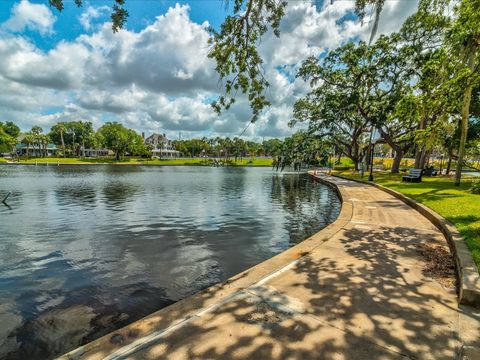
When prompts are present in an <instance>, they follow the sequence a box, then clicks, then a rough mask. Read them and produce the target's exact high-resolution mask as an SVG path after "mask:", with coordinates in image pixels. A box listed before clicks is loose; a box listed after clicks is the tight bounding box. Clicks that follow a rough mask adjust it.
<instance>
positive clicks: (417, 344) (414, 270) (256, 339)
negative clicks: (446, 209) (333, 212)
mask: <svg viewBox="0 0 480 360" xmlns="http://www.w3.org/2000/svg"><path fill="white" fill-rule="evenodd" d="M322 181H326V183H328V184H329V185H330V186H332V187H333V188H335V189H336V191H338V193H339V196H340V198H341V199H342V210H341V213H340V215H339V217H338V219H337V220H336V221H335V222H334V223H332V224H330V225H329V226H327V227H326V228H325V229H323V230H322V231H320V232H319V233H317V234H315V235H314V236H312V237H310V238H308V239H306V240H305V241H303V242H302V243H300V244H298V245H296V246H294V247H292V248H290V249H288V250H286V251H285V252H283V253H281V254H279V255H277V256H275V257H273V258H271V259H268V260H266V261H265V262H262V263H260V264H258V265H256V266H254V267H252V268H250V269H248V270H246V271H244V272H242V273H240V274H238V275H236V276H234V277H232V278H230V279H229V280H227V281H226V282H224V283H222V284H218V285H215V286H212V287H210V288H208V289H206V290H204V291H202V292H200V293H198V294H196V295H194V296H192V297H189V298H187V299H185V300H182V301H179V302H177V303H175V304H173V305H171V306H169V307H167V308H164V309H162V310H160V311H158V312H155V313H153V314H151V315H150V316H148V317H146V318H144V319H141V320H139V321H137V322H134V323H132V324H130V325H128V326H126V327H125V328H122V329H120V330H118V331H115V332H114V333H111V334H108V335H106V336H104V337H102V338H100V339H98V340H95V341H93V342H92V343H89V344H86V345H84V346H82V347H80V348H78V349H76V350H73V351H72V352H70V353H68V354H65V355H64V356H62V357H61V359H89V360H93V359H127V358H128V359H286V358H289V359H406V358H407V359H408V358H420V359H435V360H437V359H452V358H454V357H456V356H459V354H461V352H462V351H463V350H462V349H464V348H465V346H463V344H462V343H461V341H459V339H461V336H460V335H459V333H460V332H459V316H460V315H459V314H460V313H461V311H459V308H458V304H457V301H456V295H455V292H454V291H453V289H448V288H445V287H444V286H443V285H442V284H440V283H438V282H437V281H436V280H435V279H432V278H431V277H429V276H428V275H426V274H425V272H424V268H425V260H424V259H423V258H422V256H421V255H420V253H421V250H422V246H423V245H424V244H425V243H431V244H434V245H435V246H447V242H446V240H445V237H444V236H443V234H442V233H441V232H440V231H439V230H438V229H437V228H436V227H434V226H433V225H432V223H431V222H430V221H429V220H428V219H426V218H425V217H423V216H421V215H420V214H419V213H418V212H417V211H415V210H414V209H412V208H411V207H409V206H408V205H406V204H405V203H403V202H402V201H400V200H399V199H397V198H395V197H394V196H392V195H390V194H387V193H385V192H384V191H381V190H379V189H375V188H372V187H371V186H369V185H366V184H359V183H355V182H352V181H347V180H343V179H335V178H328V180H327V179H325V180H322ZM474 320H475V319H474ZM463 324H465V322H463ZM472 324H473V325H472ZM475 324H476V323H475V322H472V323H471V324H469V325H468V327H469V329H470V328H471V327H472V326H474V325H475ZM467 350H468V349H467Z"/></svg>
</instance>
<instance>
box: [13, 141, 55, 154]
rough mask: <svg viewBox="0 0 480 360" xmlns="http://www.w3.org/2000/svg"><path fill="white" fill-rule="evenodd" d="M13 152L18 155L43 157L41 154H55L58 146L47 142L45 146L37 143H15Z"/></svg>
mask: <svg viewBox="0 0 480 360" xmlns="http://www.w3.org/2000/svg"><path fill="white" fill-rule="evenodd" d="M15 152H16V154H17V155H18V156H25V155H28V156H32V157H43V156H45V155H46V156H55V155H57V152H58V148H57V146H56V145H55V144H48V145H47V146H46V147H45V146H43V145H42V146H40V145H38V144H22V143H20V144H17V145H16V146H15Z"/></svg>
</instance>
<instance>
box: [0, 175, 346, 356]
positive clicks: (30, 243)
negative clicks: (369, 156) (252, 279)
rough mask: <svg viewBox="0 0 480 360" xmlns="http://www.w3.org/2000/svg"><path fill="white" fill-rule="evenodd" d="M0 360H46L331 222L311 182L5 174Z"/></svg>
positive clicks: (322, 192) (330, 201)
mask: <svg viewBox="0 0 480 360" xmlns="http://www.w3.org/2000/svg"><path fill="white" fill-rule="evenodd" d="M8 191H11V192H12V195H11V196H10V198H9V200H8V203H9V205H10V208H7V207H6V206H3V205H2V204H0V324H1V327H0V358H2V359H44V358H51V357H53V356H55V355H59V354H61V353H64V352H65V351H68V350H70V349H72V348H75V347H76V346H78V345H80V344H82V343H85V342H88V341H91V340H93V339H95V338H97V337H99V336H101V335H104V334H105V333H108V332H110V331H113V330H115V329H116V328H118V327H120V326H124V325H125V324H127V323H129V322H132V321H134V320H137V319H139V318H141V317H143V316H145V315H148V314H149V313H151V312H153V311H155V310H158V309H159V308H162V307H164V306H166V305H169V304H171V303H172V302H174V301H177V300H179V299H182V298H185V297H187V296H189V295H191V294H194V293H195V292H197V291H198V290H200V289H203V288H205V287H208V286H210V285H212V284H215V283H217V282H220V281H223V280H225V279H227V278H228V277H230V276H232V275H234V274H237V273H238V272H240V271H242V270H244V269H246V268H248V267H251V266H252V265H255V264H257V263H259V262H261V261H262V260H265V259H267V258H269V257H271V256H272V255H274V254H277V253H279V252H281V251H282V250H284V249H287V248H288V247H289V246H292V245H294V244H296V243H298V242H300V241H302V240H303V239H305V238H306V237H308V236H309V235H311V234H313V233H315V232H317V231H318V230H319V229H321V228H323V227H325V226H326V225H327V224H329V223H331V222H332V221H334V220H335V219H336V217H337V215H338V213H339V210H340V204H339V201H338V199H337V197H336V195H335V194H334V193H333V191H332V190H331V189H329V188H328V187H325V186H323V185H321V184H319V183H316V182H313V181H312V180H311V179H310V178H309V177H308V175H305V174H303V175H298V174H287V173H284V174H279V173H275V172H273V171H271V170H270V169H261V168H199V167H133V166H128V167H127V166H125V167H124V166H122V167H120V166H90V167H89V166H60V167H56V166H49V167H46V166H38V167H35V166H28V167H27V166H15V167H14V166H0V197H2V198H3V195H5V194H6V192H8Z"/></svg>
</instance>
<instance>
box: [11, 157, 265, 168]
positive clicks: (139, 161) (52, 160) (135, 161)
mask: <svg viewBox="0 0 480 360" xmlns="http://www.w3.org/2000/svg"><path fill="white" fill-rule="evenodd" d="M210 161H211V160H210ZM20 163H38V164H46V163H49V164H129V165H209V164H210V163H209V160H206V159H203V158H178V159H143V158H135V157H133V158H131V157H125V158H123V159H121V160H119V161H116V160H115V159H112V158H57V157H48V158H31V159H28V160H20ZM229 165H236V166H272V159H271V158H243V159H240V158H239V159H237V162H235V160H234V159H233V158H231V159H230V160H229Z"/></svg>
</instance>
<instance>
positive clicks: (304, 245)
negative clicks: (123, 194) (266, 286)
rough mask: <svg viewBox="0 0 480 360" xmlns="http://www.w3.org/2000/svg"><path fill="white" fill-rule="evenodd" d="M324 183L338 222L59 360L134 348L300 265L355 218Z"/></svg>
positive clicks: (348, 203)
mask: <svg viewBox="0 0 480 360" xmlns="http://www.w3.org/2000/svg"><path fill="white" fill-rule="evenodd" d="M322 183H324V184H325V185H327V186H329V187H331V188H332V189H333V190H334V191H335V192H336V193H337V194H338V197H339V199H340V202H341V203H342V208H341V210H340V214H339V215H338V217H337V219H336V220H335V221H334V222H333V223H331V224H330V225H328V226H327V227H325V228H324V229H322V230H320V231H319V232H317V233H315V234H314V235H312V236H311V237H309V238H307V239H305V240H303V241H302V242H301V243H299V244H297V245H295V246H293V247H291V248H289V249H287V250H285V251H283V252H281V253H280V254H278V255H275V256H274V257H272V258H270V259H267V260H265V261H263V262H261V263H259V264H257V265H255V266H253V267H251V268H249V269H247V270H245V271H243V272H241V273H239V274H237V275H234V276H233V277H231V278H229V279H228V280H226V281H225V282H223V283H220V284H217V285H213V286H211V287H209V288H207V289H205V290H203V291H200V292H198V293H197V294H195V295H192V296H190V297H188V298H186V299H183V300H180V301H177V302H176V303H174V304H172V305H170V306H167V307H165V308H163V309H160V310H158V311H156V312H154V313H152V314H150V315H148V316H146V317H144V318H143V319H140V320H137V321H135V322H133V323H131V324H129V325H127V326H125V327H123V328H121V329H119V330H117V331H114V332H112V333H109V334H107V335H105V336H103V337H101V338H98V339H97V340H94V341H92V342H90V343H88V344H85V345H83V346H80V347H78V348H76V349H74V350H72V351H70V352H68V353H66V354H64V355H62V356H60V357H58V358H57V359H61V360H77V359H92V360H93V359H95V360H97V359H103V358H104V357H106V356H107V355H108V354H112V353H114V352H116V351H119V349H121V348H125V347H128V346H130V345H133V344H134V343H135V342H136V341H138V340H139V339H140V338H145V337H148V336H149V334H152V333H159V332H162V331H166V330H168V329H170V328H173V327H177V326H181V324H182V323H185V322H188V321H190V319H193V318H196V317H198V316H200V314H202V313H203V312H205V311H207V310H208V309H209V308H211V307H212V306H215V304H218V303H221V302H222V301H225V300H226V299H229V298H231V297H232V296H234V295H235V294H238V293H239V292H241V291H243V290H245V289H247V288H248V287H250V286H252V285H253V284H256V283H258V282H261V281H264V280H265V279H267V278H269V277H271V276H273V275H274V274H275V273H277V272H279V271H282V270H283V269H285V268H287V267H289V266H291V265H292V264H294V263H296V262H298V261H299V259H301V258H303V257H305V256H307V255H308V254H309V253H311V252H312V251H314V250H315V249H316V248H318V247H319V246H321V245H322V244H324V243H325V242H326V241H328V240H329V239H330V238H331V237H332V236H333V235H334V234H336V233H337V232H338V231H340V230H341V229H342V228H343V227H344V226H345V225H346V224H348V223H349V222H350V220H351V218H352V216H353V203H352V202H351V201H349V200H345V197H344V196H342V190H341V189H340V188H338V187H337V186H336V185H334V184H332V183H329V182H327V181H322Z"/></svg>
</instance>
